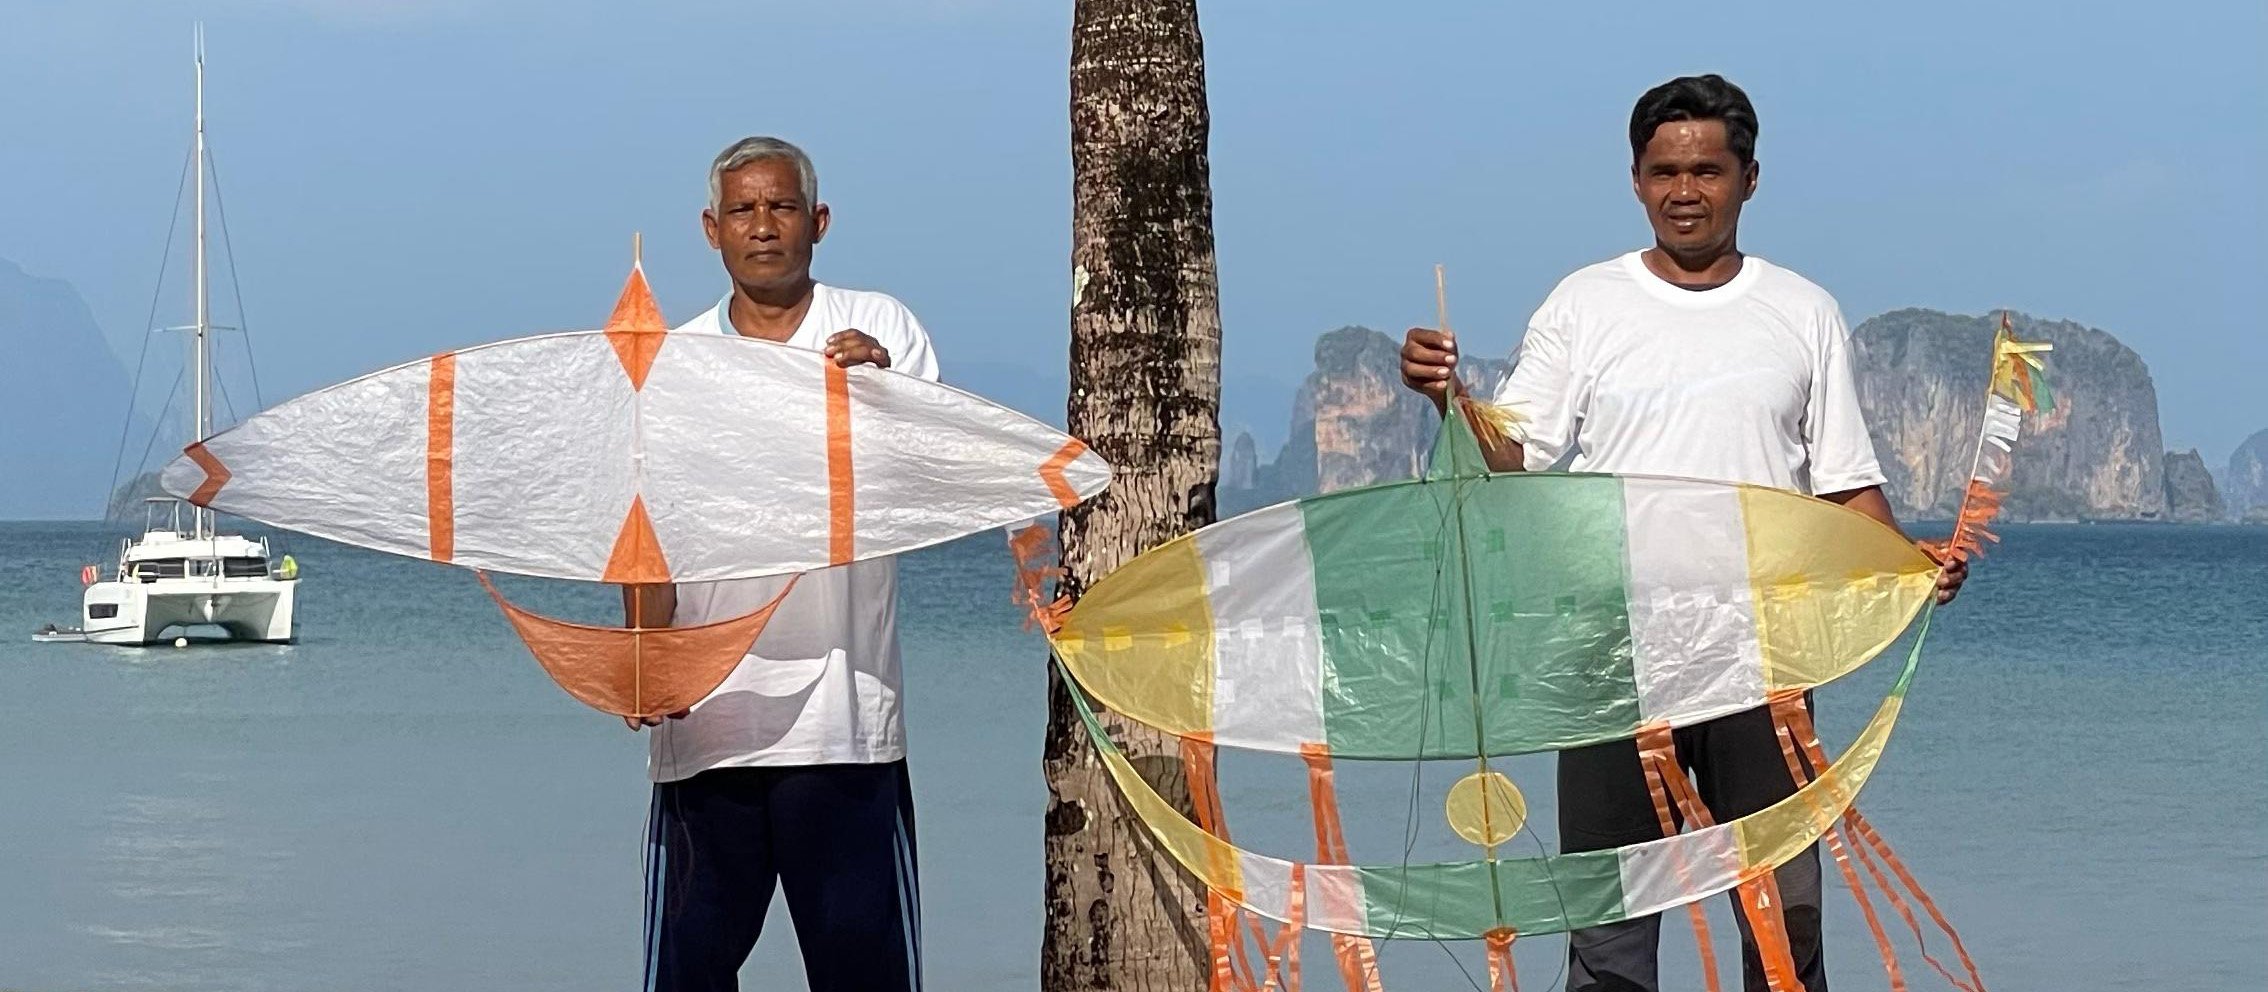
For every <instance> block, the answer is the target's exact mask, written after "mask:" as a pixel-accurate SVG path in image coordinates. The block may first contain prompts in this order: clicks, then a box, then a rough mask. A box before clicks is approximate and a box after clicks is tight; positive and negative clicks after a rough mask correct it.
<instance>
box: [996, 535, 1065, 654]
mask: <svg viewBox="0 0 2268 992" xmlns="http://www.w3.org/2000/svg"><path fill="white" fill-rule="evenodd" d="M1008 553H1009V554H1011V555H1014V556H1015V558H1016V589H1015V592H1014V593H1012V594H1011V597H1012V599H1013V601H1014V602H1015V603H1016V605H1018V606H1021V607H1023V608H1024V611H1025V616H1024V629H1025V630H1031V629H1032V628H1034V627H1037V628H1039V629H1041V630H1044V631H1046V632H1047V633H1048V634H1049V635H1053V634H1054V633H1055V632H1057V631H1059V630H1062V629H1063V615H1064V614H1065V613H1068V612H1070V611H1071V600H1070V597H1067V596H1061V597H1057V598H1055V599H1053V600H1050V599H1048V598H1047V592H1046V590H1047V583H1048V581H1049V580H1051V579H1060V578H1062V577H1063V566H1061V565H1059V564H1053V563H1051V559H1054V558H1055V557H1056V547H1055V535H1054V533H1053V532H1051V531H1049V530H1048V529H1047V528H1046V527H1044V526H1041V525H1039V524H1033V525H1031V526H1029V527H1026V528H1024V529H1023V530H1019V531H1015V532H1013V533H1011V534H1009V535H1008Z"/></svg>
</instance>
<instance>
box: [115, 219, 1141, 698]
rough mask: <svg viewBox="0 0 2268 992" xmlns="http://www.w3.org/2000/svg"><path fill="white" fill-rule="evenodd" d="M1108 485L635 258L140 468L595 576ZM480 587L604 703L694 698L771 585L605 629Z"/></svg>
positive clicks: (500, 563) (875, 547)
mask: <svg viewBox="0 0 2268 992" xmlns="http://www.w3.org/2000/svg"><path fill="white" fill-rule="evenodd" d="M1109 479H1110V467H1109V466H1108V465H1107V464H1105V463H1104V462H1103V460H1102V459H1101V458H1100V457H1098V456H1097V455H1095V454H1094V453H1093V452H1091V451H1089V450H1087V447H1086V446H1085V445H1084V444H1082V443H1080V442H1079V441H1078V440H1077V439H1075V438H1071V437H1069V436H1066V435H1064V434H1063V433H1062V432H1060V431H1057V430H1055V429H1053V428H1051V427H1048V426H1047V425H1045V424H1041V423H1039V422H1038V421H1035V420H1032V419H1031V418H1029V417H1025V416H1023V415H1022V414H1019V413H1016V412H1014V411H1011V410H1008V409H1007V408H1005V407H1001V406H998V405H996V404H993V403H991V402H989V401H987V400H984V399H982V398H980V397H976V396H973V395H970V394H968V393H965V392H962V391H960V390H957V389H954V388H952V387H950V386H946V385H942V384H939V383H934V382H929V381H926V380H923V379H920V378H917V377H914V376H908V375H903V374H900V373H895V372H890V371H887V370H883V369H877V368H872V367H860V368H852V369H844V368H842V367H840V366H837V365H836V364H835V363H834V362H833V361H832V360H830V359H828V358H827V357H825V356H823V355H821V354H820V353H818V352H815V351H810V350H806V349H801V348H793V347H789V346H787V345H783V344H777V343H774V342H769V341H763V340H759V339H756V338H749V337H742V336H739V335H732V334H671V333H668V329H667V327H666V325H664V323H663V321H662V315H661V309H660V307H659V306H657V305H656V304H655V302H654V299H653V294H652V292H651V290H650V289H649V288H648V287H647V284H646V277H645V273H644V270H643V268H642V267H640V266H638V265H636V264H633V265H632V268H631V272H630V276H629V279H628V282H627V283H626V284H625V285H624V287H623V290H622V295H621V298H620V300H619V302H618V303H617V304H616V305H615V308H614V314H613V316H612V318H611V319H609V320H608V321H607V324H606V326H605V327H604V328H603V329H600V330H595V331H579V332H570V333H564V334H550V335H543V336H538V337H526V338H516V339H512V340H507V341H500V342H496V343H493V344H486V345H480V346H477V347H472V348H466V349H463V350H461V351H454V352H448V353H444V354H440V355H435V356H433V357H431V358H425V359H420V360H418V361H415V362H410V363H407V364H404V365H400V366H396V367H394V368H390V369H386V370H384V371H381V372H375V373H372V374H369V375H366V376H363V377H361V378H358V379H355V380H352V381H350V382H346V383H342V384H340V385H336V386H331V387H329V388H326V389H321V390H317V391H315V392H313V393H310V394H307V395H305V396H301V397H299V398H297V399H294V400H292V401H290V402H287V403H284V404H281V405H278V406H276V407H274V408H272V409H270V410H268V411H266V412H264V413H261V414H260V415H258V416H255V417H252V418H250V419H248V420H246V421H244V422H243V423H241V424H239V425H237V426H236V427H234V428H232V429H230V430H228V431H225V432H223V433H220V434H217V435H215V436H213V437H210V438H207V439H205V440H204V441H203V442H201V443H198V444H194V445H191V446H190V447H189V448H188V450H187V451H186V452H184V453H183V455H182V456H181V457H180V458H177V459H175V460H174V461H173V462H172V463H171V464H169V465H167V466H166V468H165V470H164V471H163V473H162V475H161V477H160V480H161V484H162V485H163V486H164V487H165V488H166V490H167V491H169V492H172V493H174V494H175V495H178V496H182V497H184V498H186V499H188V500H189V501H191V502H193V503H195V504H197V505H199V506H204V507H209V508H211V509H214V510H218V511H221V512H224V513H231V514H235V515H237V516H242V517H247V518H250V519H253V520H257V521H260V522H262V523H266V524H270V525H273V526H277V527H284V528H289V529H291V530H296V531H301V532H303V533H308V534H313V535H315V536H317V537H324V538H329V539H331V540H334V541H339V542H341V543H345V544H352V545H356V546H358V547H366V548H373V549H376V550H379V551H386V552H390V553H393V554H397V555H406V556H409V557H413V558H423V559H426V560H429V561H435V562H441V563H444V564H451V565H460V566H464V567H466V568H470V569H473V570H474V571H475V572H476V573H486V572H504V573H512V574H519V575H528V576H539V577H547V578H556V579H571V580H578V581H584V582H606V583H617V584H655V583H669V582H706V581H717V580H723V579H738V578H750V577H756V576H767V575H782V574H791V573H801V572H806V571H810V570H813V569H819V568H826V567H830V566H836V565H844V564H848V563H851V562H856V561H864V560H868V559H873V558H880V557H885V556H889V555H896V554H901V553H904V552H907V551H912V550H915V549H918V548H922V547H927V546H929V545H934V544H938V543H941V542H944V541H949V540H952V539H954V538H957V537H962V536H965V535H968V534H973V533H977V532H980V531H984V530H987V529H990V528H994V527H999V526H1002V525H1005V524H1008V523H1012V522H1015V521H1020V520H1028V519H1030V518H1032V517H1033V516H1036V515H1038V514H1041V513H1046V512H1051V511H1055V510H1060V509H1063V508H1066V507H1070V506H1074V505H1076V504H1078V503H1079V502H1080V501H1082V500H1084V499H1087V498H1089V497H1092V496H1094V495H1095V494H1096V493H1099V492H1101V491H1102V489H1103V488H1104V487H1105V486H1106V485H1107V484H1108V483H1109ZM481 581H482V584H483V586H484V587H486V588H487V589H488V591H489V592H490V593H491V594H492V595H494V596H495V598H496V600H497V602H498V604H499V605H500V606H501V607H502V608H503V610H504V612H505V615H506V616H507V617H508V618H509V619H510V621H511V623H512V625H513V627H514V628H515V629H516V630H517V631H518V632H519V633H520V635H521V637H522V639H523V640H525V641H526V642H527V644H528V647H529V649H530V650H531V651H533V652H534V654H535V656H536V658H537V660H538V661H540V662H541V663H542V664H543V665H544V667H545V668H546V669H547V670H548V671H549V672H550V673H551V675H552V677H553V678H554V679H556V680H557V681H558V682H559V683H560V685H561V686H562V687H563V688H565V689H566V690H567V691H568V692H569V693H570V694H572V695H573V696H575V698H577V699H580V700H582V701H583V702H585V703H587V704H589V705H591V706H593V707H596V708H598V709H601V710H604V711H606V712H609V713H615V714H619V715H623V716H654V715H659V714H664V713H670V712H675V711H677V710H681V709H684V708H685V707H686V706H689V705H691V704H692V703H693V702H695V701H698V700H699V699H700V698H702V697H703V696H706V695H707V694H708V693H709V692H710V691H711V690H713V689H714V688H715V687H716V686H717V685H718V684H719V683H720V682H722V681H723V679H724V677H725V676H726V675H728V674H730V672H731V671H732V668H733V666H734V665H736V664H738V663H739V661H740V658H741V657H742V656H743V655H744V654H746V653H747V651H748V649H749V647H750V645H752V644H753V643H754V642H755V640H756V638H757V637H758V636H759V635H760V634H761V633H762V631H763V627H764V624H765V621H766V620H767V619H769V617H770V616H771V613H772V611H773V610H775V609H777V608H778V606H779V603H780V601H781V599H784V598H785V597H786V595H787V593H786V592H784V591H783V592H782V593H781V594H780V598H779V599H775V600H773V601H772V602H771V603H769V604H767V605H765V606H763V607H760V608H759V609H757V610H755V611H753V612H751V613H749V614H747V615H746V616H742V617H738V618H734V619H731V620H726V621H722V622H719V623H714V624H709V625H706V626H701V627H687V628H671V627H668V626H666V625H665V626H659V627H631V628H611V627H592V626H584V625H579V624H570V623H566V622H563V621H559V620H555V619H551V618H547V617H543V616H539V615H537V614H534V613H531V612H528V611H526V610H523V609H520V608H518V607H516V606H513V605H512V604H511V603H509V602H507V601H505V600H504V598H503V596H502V594H501V593H498V592H497V590H496V588H495V586H494V585H493V584H491V583H489V582H488V579H487V576H486V575H485V574H482V575H481ZM791 588H792V586H791ZM665 624H666V621H665Z"/></svg>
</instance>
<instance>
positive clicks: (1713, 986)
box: [1638, 726, 1724, 992]
mask: <svg viewBox="0 0 2268 992" xmlns="http://www.w3.org/2000/svg"><path fill="white" fill-rule="evenodd" d="M1638 748H1639V752H1638V753H1639V762H1638V763H1639V765H1640V766H1641V767H1643V768H1644V769H1645V771H1646V791H1647V792H1648V793H1649V794H1651V795H1652V796H1653V798H1654V817H1655V819H1656V820H1658V821H1659V822H1660V823H1661V828H1662V836H1664V837H1669V836H1672V835H1674V834H1676V833H1677V817H1676V814H1674V813H1672V812H1671V811H1670V797H1669V792H1668V789H1667V787H1666V783H1665V782H1664V780H1663V772H1662V769H1661V764H1660V761H1659V759H1660V757H1661V756H1662V755H1663V754H1666V755H1667V756H1668V762H1669V765H1670V768H1671V774H1675V775H1677V776H1678V777H1679V778H1683V777H1685V770H1684V769H1683V768H1679V767H1677V745H1676V743H1675V741H1674V739H1673V738H1672V737H1671V736H1670V729H1669V727H1667V726H1658V727H1650V728H1647V729H1646V730H1644V731H1642V732H1640V735H1639V738H1638ZM1704 815H1705V814H1704ZM1677 868H1678V872H1679V877H1680V878H1684V877H1686V876H1685V872H1686V869H1687V866H1686V865H1684V864H1683V863H1680V864H1679V865H1678V866H1677ZM1685 914H1686V917H1687V918H1688V919H1691V920H1692V921H1693V943H1694V947H1695V948H1696V949H1697V950H1698V951H1699V952H1700V954H1701V978H1702V981H1703V982H1704V983H1706V985H1707V987H1708V992H1723V989H1724V986H1723V985H1722V984H1720V982H1719V979H1718V977H1717V948H1716V942H1715V941H1714V940H1713V939H1711V938H1710V936H1709V911H1708V910H1707V909H1705V908H1704V907H1703V906H1702V905H1701V904H1700V903H1698V902H1689V903H1686V904H1685Z"/></svg>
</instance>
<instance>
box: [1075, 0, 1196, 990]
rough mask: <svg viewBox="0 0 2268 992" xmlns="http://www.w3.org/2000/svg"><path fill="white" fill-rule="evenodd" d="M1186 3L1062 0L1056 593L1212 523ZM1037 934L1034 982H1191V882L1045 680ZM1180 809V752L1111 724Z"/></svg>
mask: <svg viewBox="0 0 2268 992" xmlns="http://www.w3.org/2000/svg"><path fill="white" fill-rule="evenodd" d="M1209 128H1210V123H1209V116H1208V114H1207V112H1206V108H1205V57H1204V42H1203V40H1202V39H1201V38H1200V37H1199V35H1198V31H1197V5H1196V2H1195V0H1077V4H1076V13H1075V14H1074V16H1073V25H1072V37H1071V168H1072V195H1073V199H1074V203H1073V206H1072V214H1071V264H1072V286H1073V289H1072V303H1071V398H1070V403H1069V409H1068V414H1069V427H1070V430H1071V433H1072V434H1074V435H1076V436H1078V437H1080V438H1082V439H1084V440H1086V442H1087V443H1088V444H1090V445H1093V446H1094V448H1095V450H1096V451H1098V452H1100V453H1101V454H1102V456H1103V457H1104V458H1106V459H1108V460H1109V461H1110V463H1111V464H1112V465H1113V466H1115V468H1116V474H1115V475H1114V476H1113V478H1112V480H1111V485H1110V489H1109V490H1108V491H1106V492H1105V493H1104V494H1103V495H1102V496H1101V497H1100V498H1099V499H1096V500H1094V501H1092V502H1089V503H1087V504H1085V505H1083V506H1080V507H1078V508H1077V509H1074V510H1071V511H1070V512H1068V513H1066V514H1064V516H1063V520H1062V542H1063V567H1064V572H1065V575H1064V579H1063V581H1064V586H1063V588H1064V591H1066V592H1068V593H1069V594H1071V595H1074V596H1076V595H1077V594H1078V593H1079V591H1080V590H1081V589H1083V588H1085V587H1087V586H1088V585H1090V584H1092V583H1093V582H1094V581H1095V580H1096V579H1098V578H1100V577H1102V576H1103V575H1105V574H1107V573H1108V572H1110V570H1112V569H1114V568H1116V567H1118V565H1119V564H1120V563H1122V562H1124V561H1126V560H1127V559H1129V558H1132V557H1133V556H1135V555H1136V554H1139V553H1141V552H1142V551H1145V550H1147V549H1149V548H1153V547H1156V546H1157V545H1158V544H1160V543H1163V542H1164V541H1166V540H1168V539H1170V538H1173V537H1176V536H1178V535H1181V534H1185V533H1188V532H1189V531H1191V530H1193V529H1195V528H1198V527H1202V526H1204V525H1205V524H1208V523H1211V522H1212V520H1213V487H1214V483H1215V480H1216V479H1217V478H1218V474H1219V466H1220V453H1221V437H1220V420H1219V415H1220V365H1221V321H1220V295H1219V287H1218V283H1217V281H1216V278H1215V274H1214V266H1213V200H1212V188H1211V180H1210V178H1209V176H1210V169H1209V166H1208V164H1207V161H1206V151H1205V148H1206V135H1207V132H1208V130H1209ZM1048 684H1049V685H1048V727H1047V747H1046V756H1045V767H1046V773H1047V784H1048V794H1049V804H1048V811H1047V933H1046V936H1045V938H1044V940H1043V941H1042V944H1041V950H1040V987H1041V988H1042V989H1044V990H1047V992H1071V990H1091V989H1119V990H1141V992H1195V990H1201V989H1203V988H1204V987H1205V984H1206V975H1207V966H1208V962H1207V960H1206V952H1205V940H1204V903H1205V898H1204V891H1203V889H1202V888H1201V887H1200V886H1199V885H1198V884H1197V883H1196V881H1195V880H1194V879H1192V878H1190V877H1189V876H1188V875H1186V874H1185V873H1183V871H1182V870H1181V867H1180V866H1179V865H1178V864H1176V863H1174V861H1173V860H1172V858H1171V857H1169V856H1167V855H1166V854H1165V853H1164V852H1162V851H1160V850H1158V849H1157V848H1156V847H1155V846H1154V845H1152V844H1151V843H1150V839H1149V837H1148V835H1147V834H1145V833H1144V832H1143V828H1142V825H1141V823H1140V822H1139V821H1138V820H1135V819H1134V818H1133V817H1132V815H1131V814H1130V813H1129V812H1128V811H1127V810H1126V807H1125V806H1124V804H1123V803H1122V802H1121V801H1120V799H1119V797H1118V794H1117V792H1116V790H1115V789H1114V788H1113V787H1112V785H1111V782H1110V779H1109V777H1108V775H1107V774H1106V773H1105V772H1104V771H1103V769H1102V766H1101V764H1100V763H1099V762H1098V761H1097V760H1096V759H1095V754H1094V749H1093V747H1092V746H1091V745H1090V744H1089V742H1088V741H1087V739H1086V733H1085V731H1084V729H1083V728H1082V727H1081V726H1080V723H1079V719H1078V716H1077V715H1076V713H1075V712H1074V711H1073V710H1072V708H1071V701H1070V697H1069V696H1068V695H1067V694H1066V689H1065V687H1064V686H1063V685H1062V684H1061V682H1060V680H1059V676H1057V674H1056V673H1055V672H1054V671H1053V670H1052V669H1051V670H1050V672H1049V676H1048ZM1111 724H1112V727H1113V728H1114V730H1115V731H1116V732H1117V734H1118V736H1119V739H1120V740H1121V741H1122V743H1123V745H1124V748H1125V751H1126V753H1127V755H1128V757H1130V758H1131V759H1132V760H1133V761H1134V764H1135V766H1136V767H1138V768H1141V769H1142V770H1143V772H1144V775H1145V776H1146V777H1148V778H1149V779H1150V780H1151V782H1152V783H1153V784H1155V785H1157V786H1158V787H1159V791H1160V792H1161V793H1163V794H1164V795H1165V796H1166V797H1168V798H1169V799H1171V800H1173V801H1175V802H1178V803H1180V804H1181V805H1182V806H1183V807H1184V808H1186V807H1187V806H1188V783H1187V782H1186V781H1185V780H1184V779H1183V777H1182V775H1181V766H1180V763H1179V756H1178V754H1179V752H1178V748H1177V747H1175V746H1173V745H1171V744H1169V742H1168V741H1167V739H1166V738H1165V737H1164V735H1162V734H1159V733H1157V732H1155V731H1151V730H1148V729H1147V728H1144V727H1142V726H1140V725H1138V724H1131V723H1127V722H1124V721H1116V720H1113V721H1111Z"/></svg>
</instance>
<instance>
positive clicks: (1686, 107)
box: [1630, 72, 1756, 166]
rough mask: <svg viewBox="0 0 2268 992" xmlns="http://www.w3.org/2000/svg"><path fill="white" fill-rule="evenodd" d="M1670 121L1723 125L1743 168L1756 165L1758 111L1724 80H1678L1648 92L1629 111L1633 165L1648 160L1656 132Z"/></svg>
mask: <svg viewBox="0 0 2268 992" xmlns="http://www.w3.org/2000/svg"><path fill="white" fill-rule="evenodd" d="M1671 121H1722V122H1723V123H1724V125H1725V144H1726V145H1728V146H1730V147H1731V148H1732V153H1733V155H1734V156H1736V157H1738V158H1739V159H1740V164H1741V165H1744V166H1745V165H1748V164H1750V163H1752V162H1754V161H1756V107H1755V106H1754V105H1753V104H1750V103H1749V102H1748V94H1746V93H1743V92H1741V89H1740V87H1738V86H1734V85H1733V84H1731V83H1729V82H1726V81H1725V77H1723V76H1720V75H1717V74H1716V73H1713V72H1712V73H1710V74H1708V75H1706V76H1679V77H1677V78H1676V79H1672V80H1670V81H1669V82H1666V83H1663V84H1661V85H1660V86H1656V87H1654V88H1653V89H1650V90H1647V91H1646V95H1645V96H1642V97H1639V98H1638V106H1637V107H1635V108H1633V109H1632V110H1631V111H1630V161H1631V163H1632V164H1633V165H1635V164H1637V162H1638V160H1639V159H1640V158H1643V157H1645V154H1646V143H1647V142H1649V141H1652V140H1654V131H1655V129H1657V128H1659V127H1661V126H1662V125H1664V124H1667V123H1669V122H1671Z"/></svg>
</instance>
